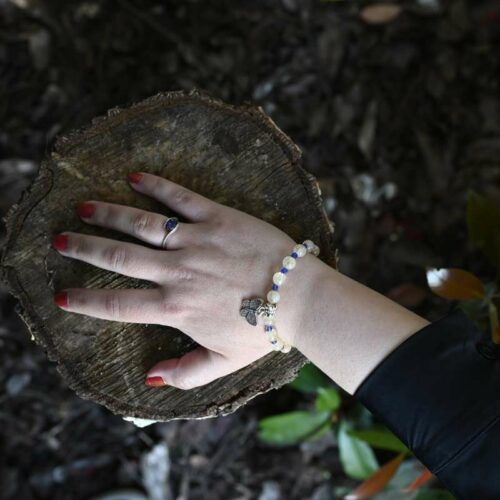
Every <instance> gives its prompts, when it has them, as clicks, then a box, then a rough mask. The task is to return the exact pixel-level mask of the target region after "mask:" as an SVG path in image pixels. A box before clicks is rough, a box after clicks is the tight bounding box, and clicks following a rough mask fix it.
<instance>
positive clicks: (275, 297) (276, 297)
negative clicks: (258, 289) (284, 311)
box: [267, 290, 280, 304]
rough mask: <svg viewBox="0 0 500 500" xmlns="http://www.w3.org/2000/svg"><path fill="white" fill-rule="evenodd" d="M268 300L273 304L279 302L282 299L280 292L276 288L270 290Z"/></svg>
mask: <svg viewBox="0 0 500 500" xmlns="http://www.w3.org/2000/svg"><path fill="white" fill-rule="evenodd" d="M267 300H268V301H269V302H270V303H271V304H277V303H278V302H279V301H280V294H279V292H277V291H276V290H270V291H269V292H268V294H267Z"/></svg>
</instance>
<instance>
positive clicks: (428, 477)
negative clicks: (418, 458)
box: [405, 469, 434, 491]
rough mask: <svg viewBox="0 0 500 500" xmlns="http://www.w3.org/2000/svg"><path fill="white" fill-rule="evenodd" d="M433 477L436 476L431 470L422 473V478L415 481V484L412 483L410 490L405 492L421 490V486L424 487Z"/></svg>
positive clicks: (419, 477)
mask: <svg viewBox="0 0 500 500" xmlns="http://www.w3.org/2000/svg"><path fill="white" fill-rule="evenodd" d="M433 477H434V474H433V473H432V472H431V471H430V470H429V469H425V470H424V472H422V474H420V476H418V477H417V479H415V481H413V483H411V484H410V486H408V488H406V489H405V491H415V490H418V488H420V486H423V485H424V484H425V483H427V482H428V481H430V480H431V479H432V478H433Z"/></svg>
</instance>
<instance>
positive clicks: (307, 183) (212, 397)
mask: <svg viewBox="0 0 500 500" xmlns="http://www.w3.org/2000/svg"><path fill="white" fill-rule="evenodd" d="M134 170H140V171H146V172H151V173H154V174H156V175H160V176H162V175H164V176H165V177H167V178H168V179H171V180H173V181H174V182H177V183H179V184H181V185H183V186H186V187H188V188H189V189H192V190H194V191H196V192H199V193H201V194H202V195H204V196H207V197H209V198H211V199H213V200H215V201H217V202H219V203H223V204H225V205H229V206H232V207H235V208H237V209H239V210H242V211H245V212H247V213H250V214H252V215H254V216H257V217H259V218H261V219H263V220H266V221H267V222H269V223H271V224H274V225H275V226H277V227H279V228H280V229H282V230H283V231H285V232H286V233H288V234H289V235H290V236H291V237H292V238H293V239H294V240H295V241H297V242H299V241H302V240H304V239H307V238H309V239H312V240H313V241H314V242H316V243H317V244H318V245H319V246H320V248H321V254H320V258H321V259H322V260H323V261H324V262H326V263H327V264H329V265H331V266H332V267H336V252H335V248H334V243H333V225H332V223H331V222H330V221H329V220H328V218H327V215H326V213H325V211H324V209H323V206H322V201H321V198H320V192H319V188H318V184H317V182H316V180H315V178H314V177H313V176H312V175H310V174H309V173H308V172H306V171H305V170H304V169H303V167H302V165H301V152H300V150H299V149H298V147H297V146H295V145H294V144H293V142H292V141H291V140H290V139H289V138H288V137H287V136H286V135H285V134H284V133H283V132H282V131H281V130H279V129H278V127H277V126H276V125H275V124H274V123H273V122H272V120H271V119H270V118H268V117H267V116H266V115H265V114H264V113H263V112H262V110H261V109H260V108H253V107H250V106H243V107H233V106H230V105H227V104H224V103H222V102H221V101H219V100H216V99H213V98H211V97H209V96H208V95H206V94H203V93H200V92H198V91H193V92H190V93H184V92H171V93H165V94H159V95H157V96H154V97H151V98H149V99H147V100H145V101H142V102H140V103H138V104H136V105H133V106H131V107H129V108H126V109H113V110H110V111H109V112H108V114H107V116H106V117H100V118H97V119H95V120H94V121H93V123H92V125H91V126H89V127H88V128H86V129H84V130H81V131H77V132H73V133H70V134H69V135H67V136H65V137H61V138H60V139H59V140H58V141H57V143H56V145H55V147H54V151H53V152H52V153H51V154H50V155H49V156H48V157H47V158H46V159H45V160H44V161H43V163H42V166H41V168H40V171H39V174H38V176H37V178H36V180H35V181H34V183H33V184H32V186H31V187H30V189H29V190H28V191H27V192H25V193H24V194H23V197H22V199H21V201H20V202H19V204H18V205H15V206H14V207H12V209H11V210H10V212H9V214H8V215H7V218H6V225H7V233H8V234H7V241H6V245H5V247H4V249H3V254H2V261H1V266H0V268H1V272H2V277H3V279H4V280H5V281H6V282H7V283H8V285H9V287H10V289H11V291H12V293H13V294H14V295H15V296H16V297H17V298H18V299H19V301H20V306H21V314H22V317H23V319H24V321H25V322H26V324H27V325H28V328H29V330H30V332H31V333H32V336H33V338H34V340H35V341H36V342H37V343H39V344H40V345H41V346H42V347H43V348H44V349H45V350H46V352H47V354H48V356H49V358H50V359H51V360H53V361H55V362H57V364H58V369H59V371H60V373H61V374H62V376H63V377H64V379H65V380H66V382H67V383H68V384H69V386H70V387H71V388H73V389H74V390H75V391H76V393H77V394H78V395H79V396H81V397H82V398H86V399H90V400H92V401H94V402H96V403H99V404H102V405H104V406H106V407H107V408H109V409H110V410H111V411H112V412H114V413H117V414H120V415H122V416H128V417H135V418H144V419H152V420H169V419H178V418H204V417H211V416H216V415H225V414H229V413H231V412H233V411H235V410H236V409H237V408H239V407H240V406H241V405H243V404H245V403H246V402H247V401H248V400H250V399H251V398H253V397H255V396H256V395H258V394H261V393H264V392H266V391H269V390H271V389H275V388H278V387H280V386H282V385H283V384H285V383H287V382H289V381H291V380H292V379H293V378H294V377H295V376H296V374H297V371H298V370H299V369H300V368H301V367H302V365H303V364H304V363H305V362H306V359H305V358H304V357H303V356H302V355H301V354H300V353H299V352H298V351H297V350H295V349H292V351H291V352H290V353H289V354H282V353H278V352H273V353H270V354H269V355H267V356H265V357H264V358H262V359H260V360H258V361H256V362H255V363H253V364H252V365H250V366H247V367H245V368H242V369H240V370H239V371H237V372H235V373H232V374H230V375H228V376H226V377H223V378H220V379H218V380H215V381H214V382H212V383H210V384H207V385H205V386H203V387H197V388H194V389H191V390H188V391H183V390H179V389H176V388H173V387H166V388H164V389H151V388H148V387H146V386H145V385H144V374H145V373H146V370H147V369H149V368H150V367H151V366H153V365H154V364H155V363H156V362H157V361H160V360H161V359H166V358H169V357H175V356H179V355H182V354H184V353H186V352H187V351H188V350H190V349H192V348H193V347H194V346H195V343H194V342H193V341H192V340H191V339H190V338H189V337H187V336H186V335H185V334H183V333H182V332H180V331H179V330H176V329H174V328H170V327H163V326H158V325H147V324H145V325H137V324H127V323H119V322H111V321H104V320H99V319H95V318H91V317H89V316H82V315H77V314H68V313H66V312H64V311H61V310H59V309H58V308H57V307H56V306H55V305H54V304H53V299H52V297H53V294H54V291H57V290H60V289H63V288H66V287H89V288H90V287H92V288H130V287H147V286H149V285H148V284H147V283H144V282H141V281H138V280H134V279H131V278H127V277H125V276H121V275H117V274H114V273H111V272H107V271H104V270H101V269H99V268H96V267H93V266H90V265H88V264H85V263H82V262H78V261H76V260H73V259H67V258H64V257H62V256H61V255H59V254H58V253H57V252H56V251H54V250H53V249H52V248H51V245H50V242H51V238H52V236H53V235H54V234H56V233H58V232H61V231H65V230H71V231H77V232H83V233H88V234H96V235H101V236H108V237H109V236H110V234H109V230H104V229H102V228H97V227H92V226H89V225H86V224H84V223H82V222H81V221H80V219H79V217H78V216H77V215H76V212H75V207H76V206H77V204H78V203H80V202H82V201H84V200H88V199H97V200H105V201H109V202H113V203H120V204H124V205H133V206H138V207H140V208H144V209H147V210H153V211H161V210H163V211H164V212H165V207H163V206H160V205H159V204H158V203H156V202H154V201H153V200H150V199H148V198H146V197H140V196H138V195H137V194H136V193H134V192H132V190H131V189H130V188H129V186H128V183H127V182H126V174H127V173H128V172H131V171H134ZM166 215H172V214H168V213H167V214H166ZM181 220H182V219H181ZM112 237H113V238H115V239H120V240H126V241H133V240H132V239H131V238H128V237H126V236H124V235H122V234H118V233H116V234H115V233H113V234H112ZM278 257H279V256H278ZM263 292H264V291H263Z"/></svg>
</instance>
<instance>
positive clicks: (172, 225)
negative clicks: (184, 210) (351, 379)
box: [165, 217, 179, 231]
mask: <svg viewBox="0 0 500 500" xmlns="http://www.w3.org/2000/svg"><path fill="white" fill-rule="evenodd" d="M178 223H179V221H178V220H177V219H176V218H175V217H173V218H171V219H168V220H167V222H165V228H166V229H168V230H169V231H172V230H173V229H175V227H176V226H177V224H178Z"/></svg>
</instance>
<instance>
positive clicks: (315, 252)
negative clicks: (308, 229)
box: [311, 247, 319, 257]
mask: <svg viewBox="0 0 500 500" xmlns="http://www.w3.org/2000/svg"><path fill="white" fill-rule="evenodd" d="M311 253H312V254H313V255H314V256H316V257H317V256H318V255H319V247H314V248H313V251H312V252H311Z"/></svg>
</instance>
